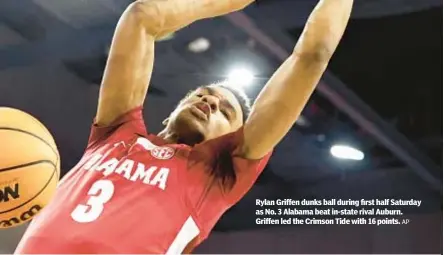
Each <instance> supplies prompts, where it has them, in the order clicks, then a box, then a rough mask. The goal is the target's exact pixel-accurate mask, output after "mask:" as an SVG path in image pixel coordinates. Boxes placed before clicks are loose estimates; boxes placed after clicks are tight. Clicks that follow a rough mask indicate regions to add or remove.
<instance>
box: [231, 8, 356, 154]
mask: <svg viewBox="0 0 444 255" xmlns="http://www.w3.org/2000/svg"><path fill="white" fill-rule="evenodd" d="M352 5H353V0H320V1H319V3H318V5H317V6H316V8H315V9H314V11H313V12H312V14H311V15H310V17H309V19H308V22H307V25H306V26H305V29H304V31H303V33H302V35H301V37H300V39H299V41H298V43H297V44H296V46H295V48H294V51H293V52H292V54H291V56H290V57H289V58H288V59H287V60H286V61H285V62H284V63H283V64H282V65H281V67H280V68H279V69H278V70H277V71H276V73H275V74H274V75H273V76H272V78H271V79H270V81H269V82H268V83H267V84H266V86H265V87H264V89H263V90H262V91H261V93H260V94H259V96H258V98H257V99H256V101H255V103H254V104H253V108H252V112H251V114H250V116H249V118H248V119H247V121H246V123H245V127H244V143H243V144H242V146H241V147H240V148H239V149H240V153H241V154H242V156H244V157H246V158H250V159H258V158H261V157H263V156H264V155H266V154H267V153H268V152H270V151H271V150H272V148H273V147H274V146H275V145H276V144H277V143H278V142H279V141H280V140H281V139H282V138H283V137H284V136H285V134H286V133H287V132H288V130H289V129H290V128H291V126H292V125H293V124H294V122H295V121H296V120H297V118H298V117H299V115H300V113H301V111H302V109H303V108H304V106H305V104H306V103H307V101H308V99H309V97H310V95H311V94H312V93H313V91H314V89H315V86H316V85H317V84H318V82H319V80H320V78H321V76H322V74H323V73H324V71H325V69H326V67H327V64H328V62H329V60H330V58H331V56H332V55H333V53H334V51H335V49H336V47H337V45H338V44H339V41H340V39H341V37H342V35H343V33H344V30H345V28H346V26H347V23H348V20H349V17H350V13H351V10H352Z"/></svg>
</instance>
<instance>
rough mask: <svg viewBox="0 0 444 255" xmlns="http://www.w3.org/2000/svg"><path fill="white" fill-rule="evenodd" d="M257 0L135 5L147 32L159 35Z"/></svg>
mask: <svg viewBox="0 0 444 255" xmlns="http://www.w3.org/2000/svg"><path fill="white" fill-rule="evenodd" d="M252 2H254V0H168V1H165V0H137V1H136V2H134V3H133V4H132V8H133V9H134V10H135V11H136V13H137V14H138V15H139V17H140V19H141V21H142V22H143V24H144V26H145V27H146V29H147V31H148V32H149V33H151V34H152V35H154V36H156V37H161V36H163V35H165V34H168V33H171V32H174V31H177V30H179V29H180V28H183V27H185V26H188V25H189V24H191V23H193V22H195V21H197V20H200V19H205V18H211V17H216V16H220V15H224V14H228V13H231V12H234V11H238V10H241V9H243V8H244V7H246V6H247V5H249V4H250V3H252Z"/></svg>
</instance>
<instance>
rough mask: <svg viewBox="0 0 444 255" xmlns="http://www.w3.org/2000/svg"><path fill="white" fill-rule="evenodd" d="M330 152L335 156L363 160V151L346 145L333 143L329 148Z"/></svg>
mask: <svg viewBox="0 0 444 255" xmlns="http://www.w3.org/2000/svg"><path fill="white" fill-rule="evenodd" d="M330 153H331V155H333V156H334V157H336V158H340V159H348V160H363V159H364V153H363V152H362V151H360V150H358V149H355V148H353V147H350V146H347V145H334V146H332V147H331V148H330Z"/></svg>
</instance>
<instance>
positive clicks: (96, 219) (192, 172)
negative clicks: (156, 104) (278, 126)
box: [16, 108, 271, 254]
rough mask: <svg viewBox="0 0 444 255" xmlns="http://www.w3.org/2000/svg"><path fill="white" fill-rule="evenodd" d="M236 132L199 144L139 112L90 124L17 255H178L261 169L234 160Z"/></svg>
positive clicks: (251, 162) (198, 240)
mask: <svg viewBox="0 0 444 255" xmlns="http://www.w3.org/2000/svg"><path fill="white" fill-rule="evenodd" d="M242 137H243V133H242V129H239V130H238V131H237V132H234V133H231V134H228V135H225V136H222V137H219V138H216V139H213V140H209V141H206V142H203V143H201V144H199V145H196V146H194V147H190V146H188V145H184V144H167V143H166V141H164V140H163V139H161V138H160V137H158V136H156V135H153V134H149V133H147V131H146V128H145V124H144V121H143V117H142V109H141V108H137V109H134V110H132V111H130V112H128V113H126V114H124V115H123V116H121V117H120V118H118V119H117V120H116V121H115V122H114V123H113V124H111V125H110V126H108V127H95V126H93V127H92V130H91V135H90V138H89V141H88V146H87V149H86V151H85V154H84V156H83V157H82V159H81V160H80V162H79V163H78V164H77V165H76V166H75V167H74V168H73V169H72V170H71V171H70V172H69V173H68V174H66V176H65V177H64V178H63V179H62V180H61V181H60V184H59V186H58V189H57V192H56V194H55V197H54V198H53V199H52V200H51V202H50V203H49V204H48V205H47V206H46V207H45V208H44V209H43V210H42V212H41V213H40V214H39V215H37V216H36V217H35V218H34V220H33V222H32V223H31V224H30V226H29V228H28V230H27V231H26V233H25V235H24V237H23V238H22V240H21V242H20V244H19V246H18V248H17V250H16V253H21V254H25V253H27V254H29V253H53V254H54V253H70V254H75V253H102V254H104V253H108V254H109V253H145V254H180V253H183V252H184V251H185V248H186V251H189V248H194V247H195V246H196V245H198V244H199V243H201V242H202V241H203V240H204V239H205V238H206V237H207V236H208V234H209V233H210V231H211V229H212V228H213V227H214V225H215V224H216V222H217V221H218V220H219V218H220V217H221V216H222V214H223V213H224V212H225V211H226V210H227V209H228V208H230V207H231V206H233V205H234V204H235V203H236V202H238V201H239V200H240V198H242V197H243V196H244V194H245V193H246V192H247V191H248V190H249V189H250V188H251V187H252V186H253V184H254V182H255V181H256V179H257V177H258V175H259V174H260V173H261V172H262V170H263V169H264V167H265V165H266V163H267V161H268V159H269V157H270V154H271V153H270V154H269V155H267V156H266V157H264V158H263V159H261V160H248V159H244V158H240V157H237V156H235V155H233V151H234V149H235V148H236V146H237V144H239V143H240V142H241V139H242Z"/></svg>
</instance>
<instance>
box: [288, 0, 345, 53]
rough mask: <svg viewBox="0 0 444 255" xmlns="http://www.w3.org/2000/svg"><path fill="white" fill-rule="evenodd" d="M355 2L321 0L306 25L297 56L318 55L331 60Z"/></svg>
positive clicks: (296, 51) (296, 49)
mask: <svg viewBox="0 0 444 255" xmlns="http://www.w3.org/2000/svg"><path fill="white" fill-rule="evenodd" d="M352 7H353V0H320V1H319V3H318V4H317V6H316V7H315V9H314V10H313V12H312V13H311V15H310V17H309V18H308V21H307V24H306V25H305V28H304V31H303V33H302V35H301V38H300V40H299V42H298V44H297V45H296V46H295V49H294V53H295V54H296V55H316V56H318V57H321V58H323V59H329V58H330V57H331V56H332V55H333V53H334V51H335V50H336V47H337V46H338V44H339V41H340V40H341V38H342V35H343V34H344V31H345V28H346V27H347V23H348V20H349V18H350V14H351V11H352Z"/></svg>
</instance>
